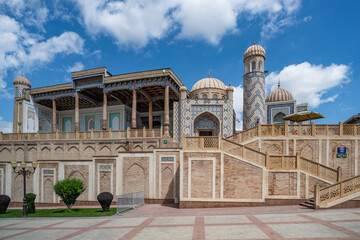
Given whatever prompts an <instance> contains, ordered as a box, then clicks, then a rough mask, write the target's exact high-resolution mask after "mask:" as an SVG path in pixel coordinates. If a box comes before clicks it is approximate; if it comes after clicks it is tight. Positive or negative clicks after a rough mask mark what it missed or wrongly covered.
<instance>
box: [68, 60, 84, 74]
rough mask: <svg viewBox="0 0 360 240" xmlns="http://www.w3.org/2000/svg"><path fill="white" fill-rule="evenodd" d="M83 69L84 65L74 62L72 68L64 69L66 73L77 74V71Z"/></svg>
mask: <svg viewBox="0 0 360 240" xmlns="http://www.w3.org/2000/svg"><path fill="white" fill-rule="evenodd" d="M83 69H84V64H82V62H76V63H75V64H74V65H73V66H71V67H68V68H67V69H66V71H67V72H70V73H71V72H77V71H81V70H83Z"/></svg>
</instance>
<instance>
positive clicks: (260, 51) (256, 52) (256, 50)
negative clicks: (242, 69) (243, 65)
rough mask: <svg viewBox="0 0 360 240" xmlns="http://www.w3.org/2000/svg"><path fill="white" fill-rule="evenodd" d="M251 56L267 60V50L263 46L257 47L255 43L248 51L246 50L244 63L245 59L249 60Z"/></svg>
mask: <svg viewBox="0 0 360 240" xmlns="http://www.w3.org/2000/svg"><path fill="white" fill-rule="evenodd" d="M251 56H263V57H264V58H265V49H264V48H263V47H262V46H260V45H256V44H255V43H254V45H252V46H250V47H249V48H248V49H246V51H245V53H244V61H245V59H247V58H248V57H251Z"/></svg>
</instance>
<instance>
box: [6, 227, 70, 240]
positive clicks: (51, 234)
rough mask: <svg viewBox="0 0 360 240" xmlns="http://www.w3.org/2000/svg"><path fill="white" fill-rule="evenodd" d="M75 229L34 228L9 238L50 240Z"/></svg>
mask: <svg viewBox="0 0 360 240" xmlns="http://www.w3.org/2000/svg"><path fill="white" fill-rule="evenodd" d="M75 231H76V230H66V231H64V230H56V229H53V230H36V231H33V232H29V233H25V234H22V235H18V236H15V237H13V238H9V239H14V240H15V239H17V240H22V239H24V240H28V239H36V240H52V239H58V238H61V237H64V236H66V235H68V234H71V233H73V232H75Z"/></svg>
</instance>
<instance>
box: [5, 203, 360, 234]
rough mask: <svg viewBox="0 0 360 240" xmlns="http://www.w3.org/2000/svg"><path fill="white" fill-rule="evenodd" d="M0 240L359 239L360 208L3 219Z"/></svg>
mask: <svg viewBox="0 0 360 240" xmlns="http://www.w3.org/2000/svg"><path fill="white" fill-rule="evenodd" d="M0 239H37V240H41V239H46V240H51V239H141V240H146V239H156V240H162V239H166V240H177V239H181V240H183V239H276V240H278V239H279V240H281V239H299V240H300V239H360V209H352V210H347V211H339V210H338V211H334V210H325V211H317V212H304V213H298V212H297V213H285V214H276V213H271V214H245V215H242V214H236V215H220V214H218V215H205V216H171V217H168V216H158V217H131V216H128V215H126V216H113V217H107V218H81V219H79V218H42V219H40V218H38V219H26V220H24V219H18V220H15V219H1V220H0Z"/></svg>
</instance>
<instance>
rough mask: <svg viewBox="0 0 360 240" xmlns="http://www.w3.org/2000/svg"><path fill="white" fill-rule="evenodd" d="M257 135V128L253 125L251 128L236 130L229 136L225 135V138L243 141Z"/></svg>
mask: <svg viewBox="0 0 360 240" xmlns="http://www.w3.org/2000/svg"><path fill="white" fill-rule="evenodd" d="M257 136H258V128H257V127H253V128H249V129H247V130H245V131H241V132H238V133H236V134H234V135H232V136H230V137H227V138H226V139H227V140H230V141H232V142H239V143H240V142H245V141H248V140H251V139H253V138H255V137H257Z"/></svg>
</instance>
